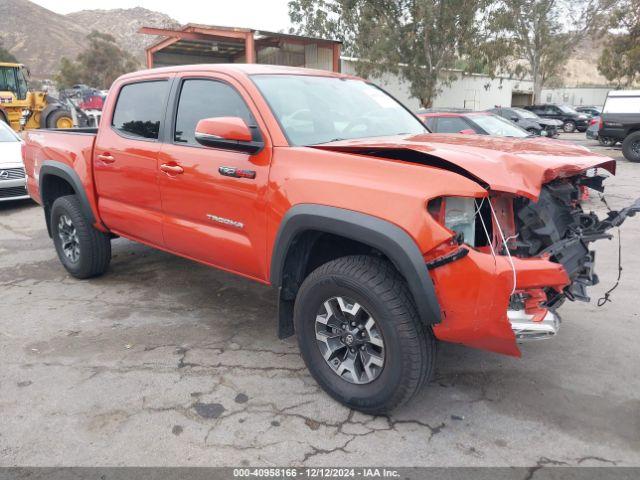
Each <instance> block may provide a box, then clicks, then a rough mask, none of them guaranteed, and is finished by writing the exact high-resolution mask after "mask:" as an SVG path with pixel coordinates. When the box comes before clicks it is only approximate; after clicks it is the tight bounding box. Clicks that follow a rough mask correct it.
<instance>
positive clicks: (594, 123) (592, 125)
mask: <svg viewBox="0 0 640 480" xmlns="http://www.w3.org/2000/svg"><path fill="white" fill-rule="evenodd" d="M598 130H600V117H593V118H592V119H591V120H589V126H588V127H587V131H586V132H585V135H586V137H587V138H589V139H591V140H598Z"/></svg>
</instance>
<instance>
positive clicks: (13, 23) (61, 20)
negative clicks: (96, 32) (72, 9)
mask: <svg viewBox="0 0 640 480" xmlns="http://www.w3.org/2000/svg"><path fill="white" fill-rule="evenodd" d="M86 35H87V32H86V31H85V30H84V29H82V28H80V27H79V26H77V25H76V23H75V22H74V21H73V20H71V19H70V18H67V17H66V16H64V15H58V14H57V13H54V12H51V11H50V10H47V9H46V8H42V7H40V6H38V5H36V4H34V3H31V2H29V1H27V0H0V37H1V38H2V43H3V44H4V47H5V48H6V49H7V50H9V51H10V52H11V53H12V54H14V55H15V56H16V57H17V58H18V60H20V61H21V62H22V63H24V64H26V65H28V66H29V68H30V69H31V73H32V75H33V76H34V77H36V78H43V77H47V76H50V75H51V74H52V73H53V72H55V71H56V70H57V67H58V64H59V62H60V57H62V56H67V57H71V58H75V56H76V55H77V54H78V53H80V52H81V51H82V49H83V43H84V38H85V36H86Z"/></svg>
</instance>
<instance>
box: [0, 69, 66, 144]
mask: <svg viewBox="0 0 640 480" xmlns="http://www.w3.org/2000/svg"><path fill="white" fill-rule="evenodd" d="M28 76H29V71H28V69H27V68H26V67H25V66H24V65H22V64H20V63H2V62H0V121H4V122H6V123H8V124H9V125H10V126H11V128H13V129H14V130H15V131H17V132H18V131H20V130H30V129H34V128H72V127H73V126H74V124H75V123H76V122H74V119H73V115H72V113H71V111H70V110H69V108H68V107H66V106H65V105H64V104H63V103H61V102H60V101H59V100H58V99H56V98H54V97H52V96H50V95H48V94H47V93H46V92H33V91H30V90H29V86H28V83H27V77H28Z"/></svg>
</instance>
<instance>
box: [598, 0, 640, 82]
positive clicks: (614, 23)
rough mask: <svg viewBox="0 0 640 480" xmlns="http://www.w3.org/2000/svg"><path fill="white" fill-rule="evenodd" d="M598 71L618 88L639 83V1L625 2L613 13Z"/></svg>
mask: <svg viewBox="0 0 640 480" xmlns="http://www.w3.org/2000/svg"><path fill="white" fill-rule="evenodd" d="M607 27H608V28H612V29H615V30H617V32H616V33H610V34H609V35H608V37H607V40H606V42H605V46H604V49H603V50H602V53H601V55H600V58H599V60H598V71H599V72H600V73H601V74H602V75H604V77H605V78H606V79H607V80H609V81H610V82H614V83H615V84H616V85H617V87H618V88H620V87H627V88H628V87H630V86H632V85H634V84H635V83H639V82H640V0H626V1H623V2H622V3H621V4H620V5H619V6H618V7H617V8H616V10H615V11H614V12H613V15H612V16H611V22H610V23H609V24H608V25H607Z"/></svg>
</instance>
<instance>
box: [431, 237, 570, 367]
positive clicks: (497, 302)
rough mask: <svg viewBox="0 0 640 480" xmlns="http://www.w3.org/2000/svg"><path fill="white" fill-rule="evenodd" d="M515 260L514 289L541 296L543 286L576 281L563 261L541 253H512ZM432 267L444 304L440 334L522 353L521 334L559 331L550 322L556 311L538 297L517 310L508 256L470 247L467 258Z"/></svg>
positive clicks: (449, 339) (447, 338) (557, 286)
mask: <svg viewBox="0 0 640 480" xmlns="http://www.w3.org/2000/svg"><path fill="white" fill-rule="evenodd" d="M513 263H514V266H515V270H516V278H515V280H516V285H515V291H516V293H517V294H519V295H521V296H523V297H524V298H526V297H529V298H532V299H534V300H535V299H536V298H541V297H540V295H541V292H543V291H544V290H549V289H551V290H553V291H557V292H562V290H563V289H564V288H565V287H566V286H567V285H569V284H570V283H571V280H570V278H569V276H568V274H567V272H566V270H565V269H564V267H563V266H562V265H560V264H558V263H555V262H552V261H549V260H544V259H540V258H530V259H521V258H513ZM429 273H430V274H431V278H432V279H433V282H434V286H435V289H436V294H437V296H438V300H439V302H440V306H441V309H442V321H441V322H440V323H439V324H437V325H434V326H433V332H434V334H435V336H436V337H437V338H438V339H439V340H442V341H447V342H453V343H460V344H463V345H467V346H469V347H474V348H480V349H483V350H489V351H492V352H496V353H502V354H506V355H512V356H518V357H519V356H520V350H519V349H518V346H517V336H518V335H519V336H520V337H521V339H524V338H525V337H529V338H532V337H533V336H534V334H533V333H529V332H533V331H534V330H538V332H539V333H541V332H546V334H545V335H539V336H540V337H543V336H544V337H549V336H551V335H552V334H555V333H556V332H557V325H556V326H555V328H552V329H551V328H549V326H550V325H553V324H554V323H553V320H552V319H553V318H554V317H552V316H551V315H554V314H552V313H551V311H550V310H548V309H546V308H544V307H541V306H539V305H538V304H537V302H532V305H529V306H528V307H527V308H526V309H525V307H524V306H523V309H522V311H520V313H516V311H519V310H516V309H515V308H514V306H513V304H512V292H513V290H514V285H513V281H514V277H513V270H512V267H511V263H510V262H509V259H508V258H507V257H504V256H500V255H498V256H496V257H495V258H494V257H493V255H491V254H490V253H483V252H480V251H478V250H475V249H470V250H469V253H468V254H467V255H466V256H465V257H464V258H461V259H459V260H456V261H455V262H451V263H448V264H446V265H443V266H441V267H438V268H434V269H432V270H430V272H429ZM542 300H544V298H542ZM510 310H511V313H509V311H510ZM550 313H551V315H550ZM556 318H557V317H556ZM557 323H559V322H557Z"/></svg>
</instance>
